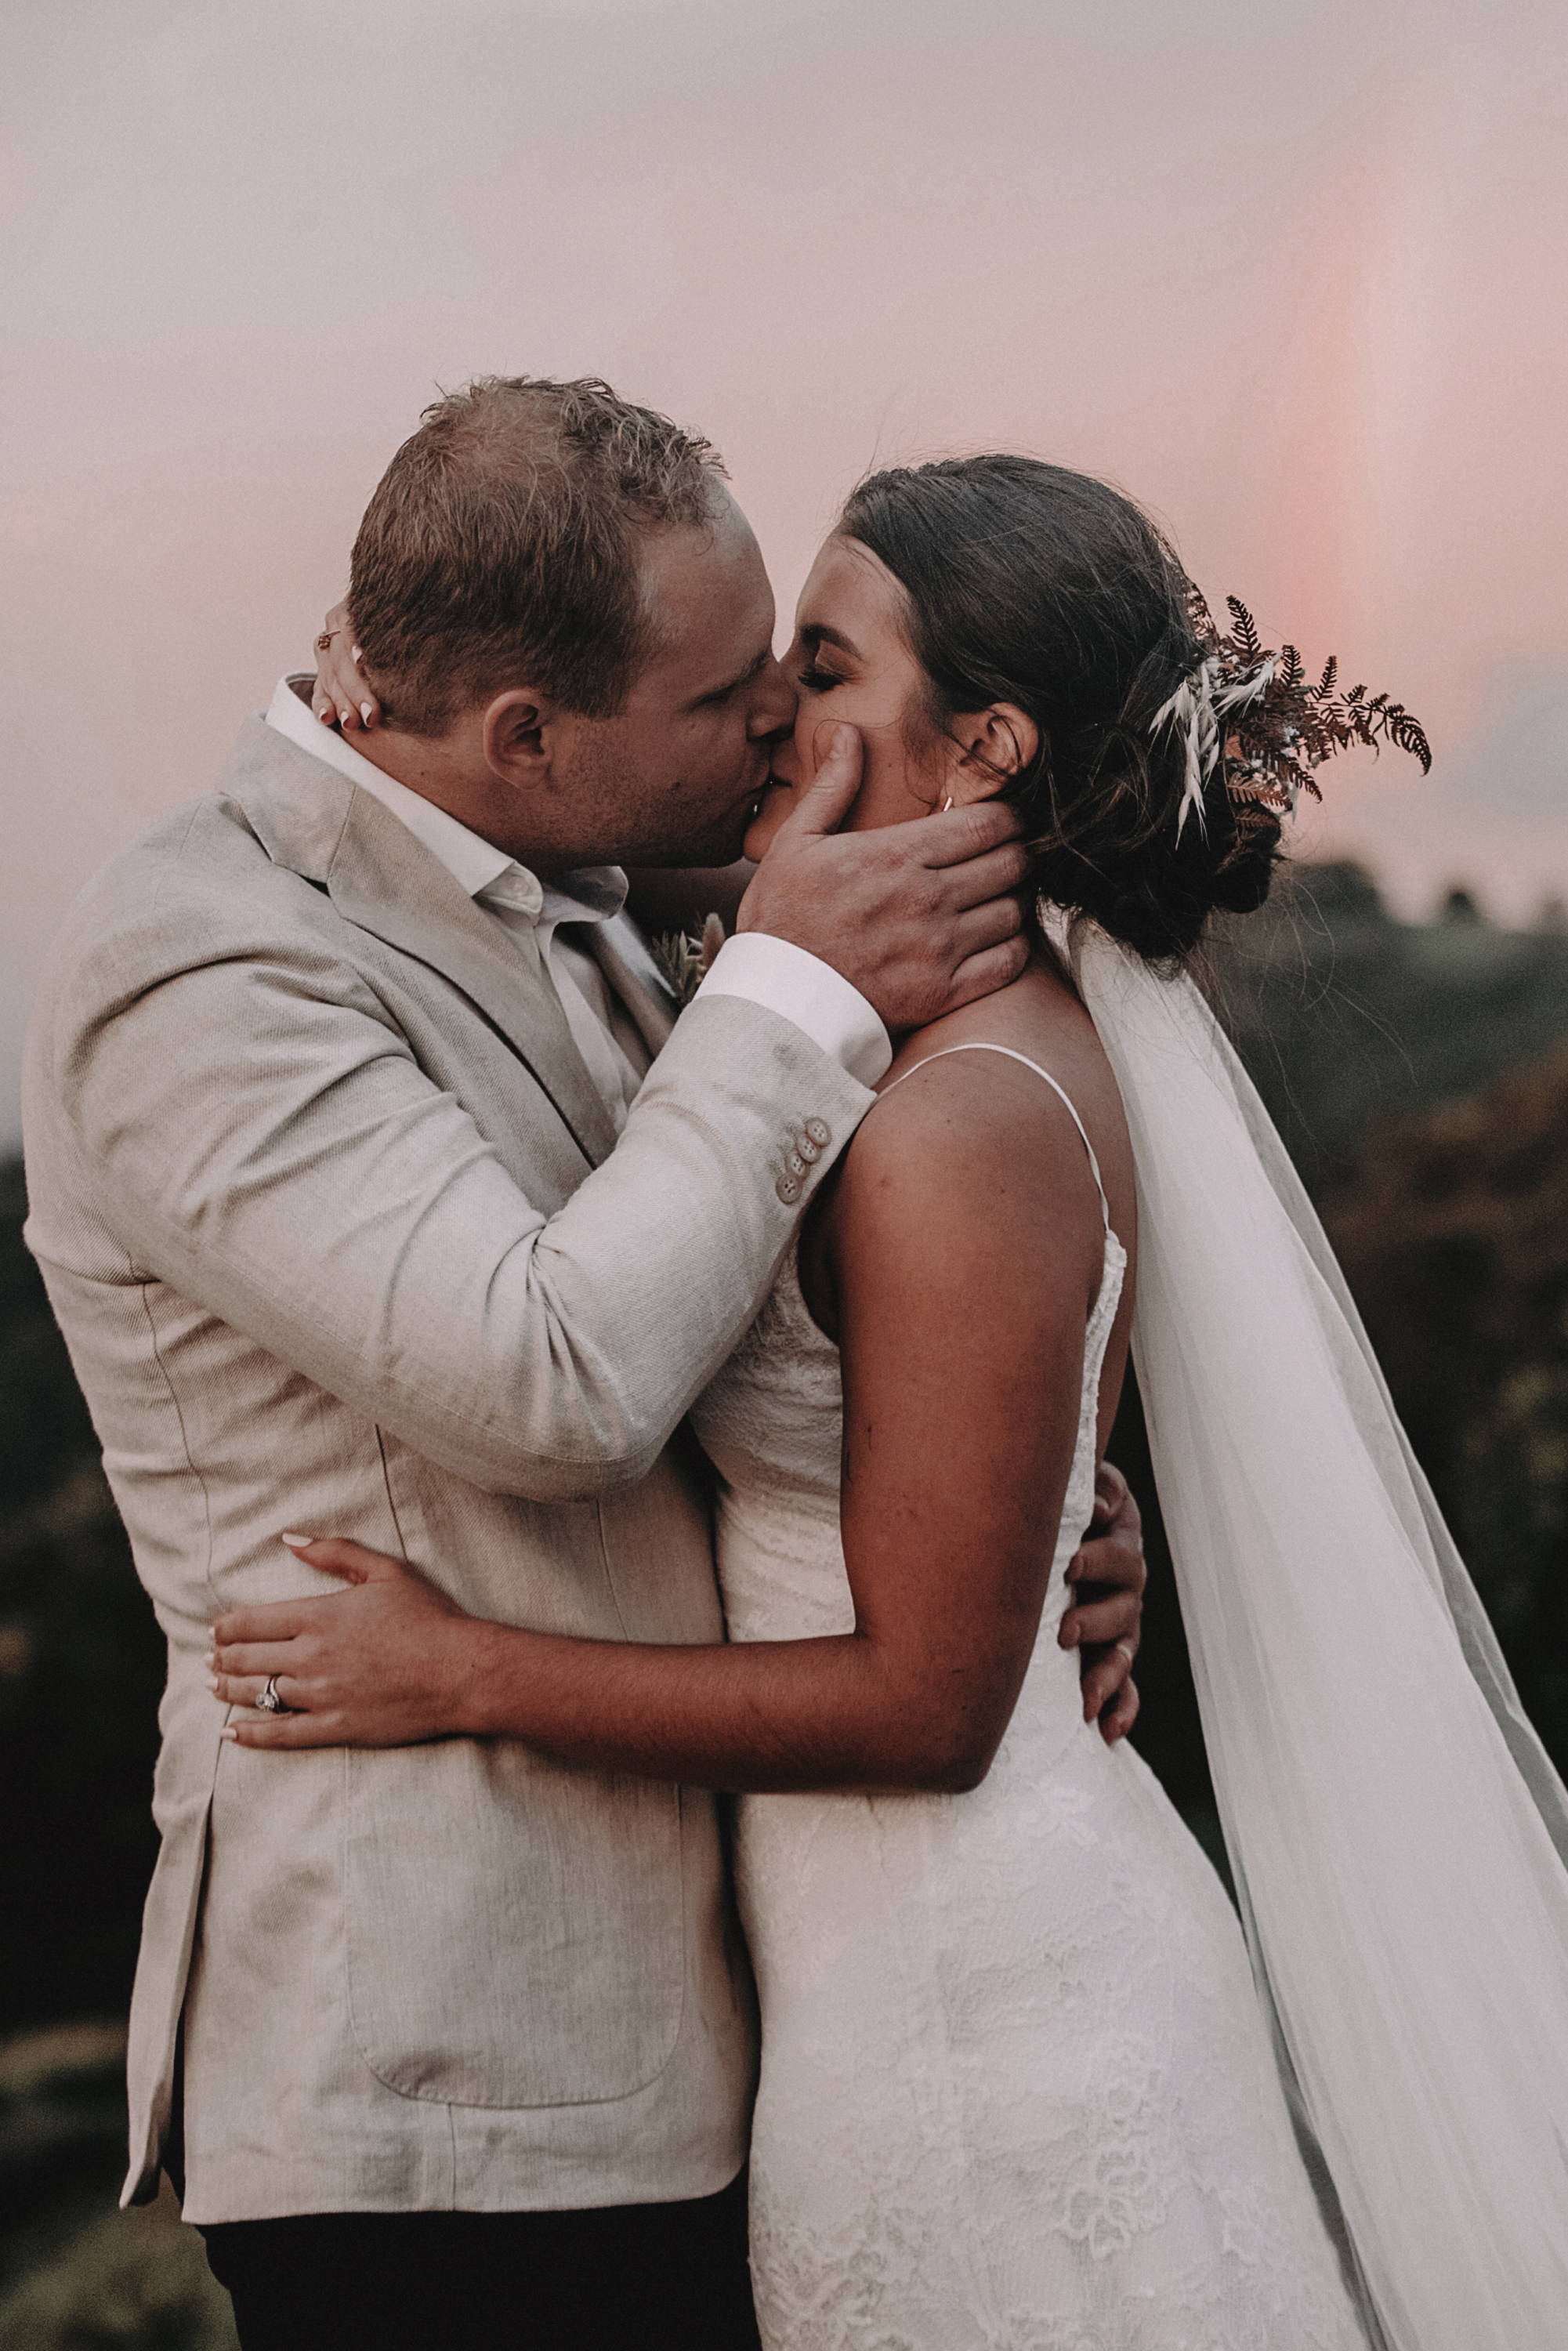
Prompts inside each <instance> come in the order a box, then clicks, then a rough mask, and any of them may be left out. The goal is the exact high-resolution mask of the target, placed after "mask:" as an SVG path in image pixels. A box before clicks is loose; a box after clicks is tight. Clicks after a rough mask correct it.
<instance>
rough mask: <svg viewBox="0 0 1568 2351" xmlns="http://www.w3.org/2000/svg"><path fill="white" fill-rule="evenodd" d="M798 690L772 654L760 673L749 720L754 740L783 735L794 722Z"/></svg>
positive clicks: (756, 741) (748, 731)
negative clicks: (796, 692) (796, 690)
mask: <svg viewBox="0 0 1568 2351" xmlns="http://www.w3.org/2000/svg"><path fill="white" fill-rule="evenodd" d="M795 701H796V695H795V689H794V687H793V686H792V685H791V684H790V683H789V677H788V675H787V674H786V673H785V671H784V669H783V667H782V666H781V664H779V661H778V660H777V659H776V658H775V657H774V656H773V655H772V654H769V655H768V665H767V667H766V668H765V669H763V670H760V671H759V672H758V679H757V694H756V697H755V699H754V701H753V703H752V705H751V713H750V716H749V717H748V719H747V728H746V731H747V734H748V735H749V736H750V737H751V739H752V741H753V742H754V743H759V742H761V740H762V739H763V737H765V736H768V735H782V734H785V733H787V732H788V730H789V728H790V727H791V726H794V724H795Z"/></svg>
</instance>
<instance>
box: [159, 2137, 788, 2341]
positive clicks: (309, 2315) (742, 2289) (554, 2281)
mask: <svg viewBox="0 0 1568 2351" xmlns="http://www.w3.org/2000/svg"><path fill="white" fill-rule="evenodd" d="M202 2234H203V2235H204V2237H205V2239H206V2241H207V2258H208V2260H209V2261H210V2262H211V2263H212V2266H213V2272H214V2275H215V2276H216V2277H217V2278H218V2279H219V2281H220V2282H221V2283H223V2284H224V2285H225V2286H226V2287H227V2288H228V2291H229V2294H230V2295H231V2296H232V2297H233V2301H234V2306H235V2321H236V2323H237V2325H238V2327H239V2336H240V2341H241V2343H242V2344H243V2345H244V2346H245V2351H758V2337H757V2321H756V2318H755V2317H754V2315H753V2314H752V2308H751V2280H750V2276H749V2274H748V2273H747V2266H746V2181H745V2174H744V2173H743V2174H742V2175H741V2177H740V2179H737V2180H735V2181H734V2182H733V2183H732V2184H731V2185H730V2186H729V2187H728V2188H727V2189H723V2190H722V2191H721V2193H720V2194H718V2195H717V2196H704V2197H700V2198H698V2199H696V2200H695V2202H690V2203H681V2204H622V2205H612V2206H609V2207H607V2208H606V2209H604V2210H598V2211H590V2212H316V2213H309V2214H307V2215H305V2216H303V2217H301V2218H299V2219H296V2220H225V2221H223V2222H219V2223H214V2225H213V2226H212V2227H210V2228H206V2229H204V2230H203V2231H202Z"/></svg>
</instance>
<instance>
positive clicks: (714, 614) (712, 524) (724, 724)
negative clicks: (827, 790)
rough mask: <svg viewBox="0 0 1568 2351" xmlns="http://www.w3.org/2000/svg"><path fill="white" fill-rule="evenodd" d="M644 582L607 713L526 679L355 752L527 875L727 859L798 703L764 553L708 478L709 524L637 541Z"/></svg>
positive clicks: (652, 533) (737, 846)
mask: <svg viewBox="0 0 1568 2351" xmlns="http://www.w3.org/2000/svg"><path fill="white" fill-rule="evenodd" d="M638 575H639V585H640V590H641V593H642V598H643V608H644V615H645V623H646V626H645V633H644V643H645V646H646V652H645V654H644V657H643V660H642V661H641V663H640V664H639V666H638V668H637V670H636V672H635V674H634V675H633V677H632V681H631V684H630V685H629V686H628V688H627V690H626V692H625V693H624V695H623V696H622V700H621V704H620V706H619V707H618V708H617V709H615V710H614V711H612V713H610V714H608V715H605V716H596V715H590V714H586V713H583V712H580V711H574V710H572V709H570V707H568V706H566V705H564V704H563V703H562V702H561V701H560V700H559V698H558V697H556V696H553V695H550V694H549V692H548V691H546V690H545V689H544V688H542V687H539V686H537V685H534V684H530V683H529V682H528V679H527V678H526V676H525V677H523V678H522V679H520V680H519V682H518V684H517V685H515V686H508V687H507V689H506V690H505V691H504V692H502V693H500V694H494V695H489V696H487V697H486V698H485V699H483V700H480V701H476V702H474V703H472V704H470V705H467V706H466V707H465V708H463V709H461V710H460V711H458V712H457V713H456V714H455V716H454V718H453V720H452V722H451V724H450V725H449V726H447V727H446V728H445V729H444V731H443V732H442V733H440V734H438V735H435V736H429V735H423V734H414V733H412V732H410V731H408V730H406V729H403V728H400V727H399V726H398V725H397V724H396V721H395V719H394V720H392V722H391V723H389V724H386V725H384V726H381V727H379V728H377V729H375V730H374V731H373V732H370V733H367V734H365V735H363V736H361V737H356V747H357V748H358V749H359V750H361V752H362V754H363V755H364V756H365V757H366V758H370V759H371V760H373V762H374V763H375V765H376V766H378V767H380V768H382V769H384V770H385V772H387V773H388V774H390V775H392V776H393V777H395V778H396V779H397V780H398V781H399V782H400V783H402V784H405V785H406V786H408V787H409V789H412V790H414V791H417V792H419V793H421V794H422V796H423V797H424V798H425V799H431V800H433V801H434V802H435V803H436V805H437V806H439V807H442V808H444V809H445V810H447V811H448V813H450V814H451V815H453V816H455V817H456V818H457V820H458V821H459V822H461V823H463V824H465V825H467V826H468V827H469V828H470V830H471V831H476V832H477V833H479V834H480V835H481V836H482V837H483V838H484V839H486V840H488V841H493V842H494V843H495V845H496V846H497V848H499V849H504V850H505V851H506V852H507V854H508V855H510V856H513V857H516V858H517V860H518V862H520V863H523V864H525V865H527V866H528V868H529V869H530V870H531V871H533V872H539V873H544V874H549V873H550V872H561V871H566V870H570V869H571V868H573V867H577V866H584V865H597V864H607V863H615V864H629V865H643V866H658V865H669V866H684V865H725V864H727V863H729V862H732V861H733V860H734V859H736V858H737V857H738V856H739V855H740V851H741V841H742V839H743V836H744V834H745V831H746V828H747V821H748V820H749V817H750V814H751V811H752V810H753V808H754V806H755V803H756V801H757V799H758V795H759V794H760V793H761V791H762V790H763V789H764V787H765V785H766V783H767V779H768V765H769V759H770V755H771V749H772V746H773V744H774V743H775V742H776V741H777V740H778V739H779V737H780V736H781V734H782V733H784V732H785V731H786V730H787V729H788V728H789V726H790V724H791V722H792V719H793V716H794V707H795V695H794V692H793V689H792V688H791V687H790V685H789V683H788V681H787V679H786V678H785V676H784V674H783V672H782V670H781V669H780V668H779V664H778V662H777V661H776V660H775V659H774V656H773V651H772V636H773V624H774V603H773V594H772V590H771V588H770V586H769V584H768V575H767V571H766V569H765V567H764V565H763V561H762V557H761V552H760V550H759V549H758V544H757V540H756V538H755V535H754V534H753V532H752V530H751V528H750V525H749V524H748V523H747V519H746V517H745V516H744V515H743V514H742V513H741V511H740V508H739V507H737V505H736V503H735V501H734V500H733V498H731V497H730V496H729V494H728V492H727V490H726V489H725V488H724V486H723V485H722V484H720V483H718V482H715V484H714V486H713V496H712V499H711V512H710V516H709V519H708V520H707V521H706V523H703V524H688V523H679V524H670V525H663V526H658V527H654V528H649V529H647V530H646V531H644V532H643V533H640V534H639V544H638Z"/></svg>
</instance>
